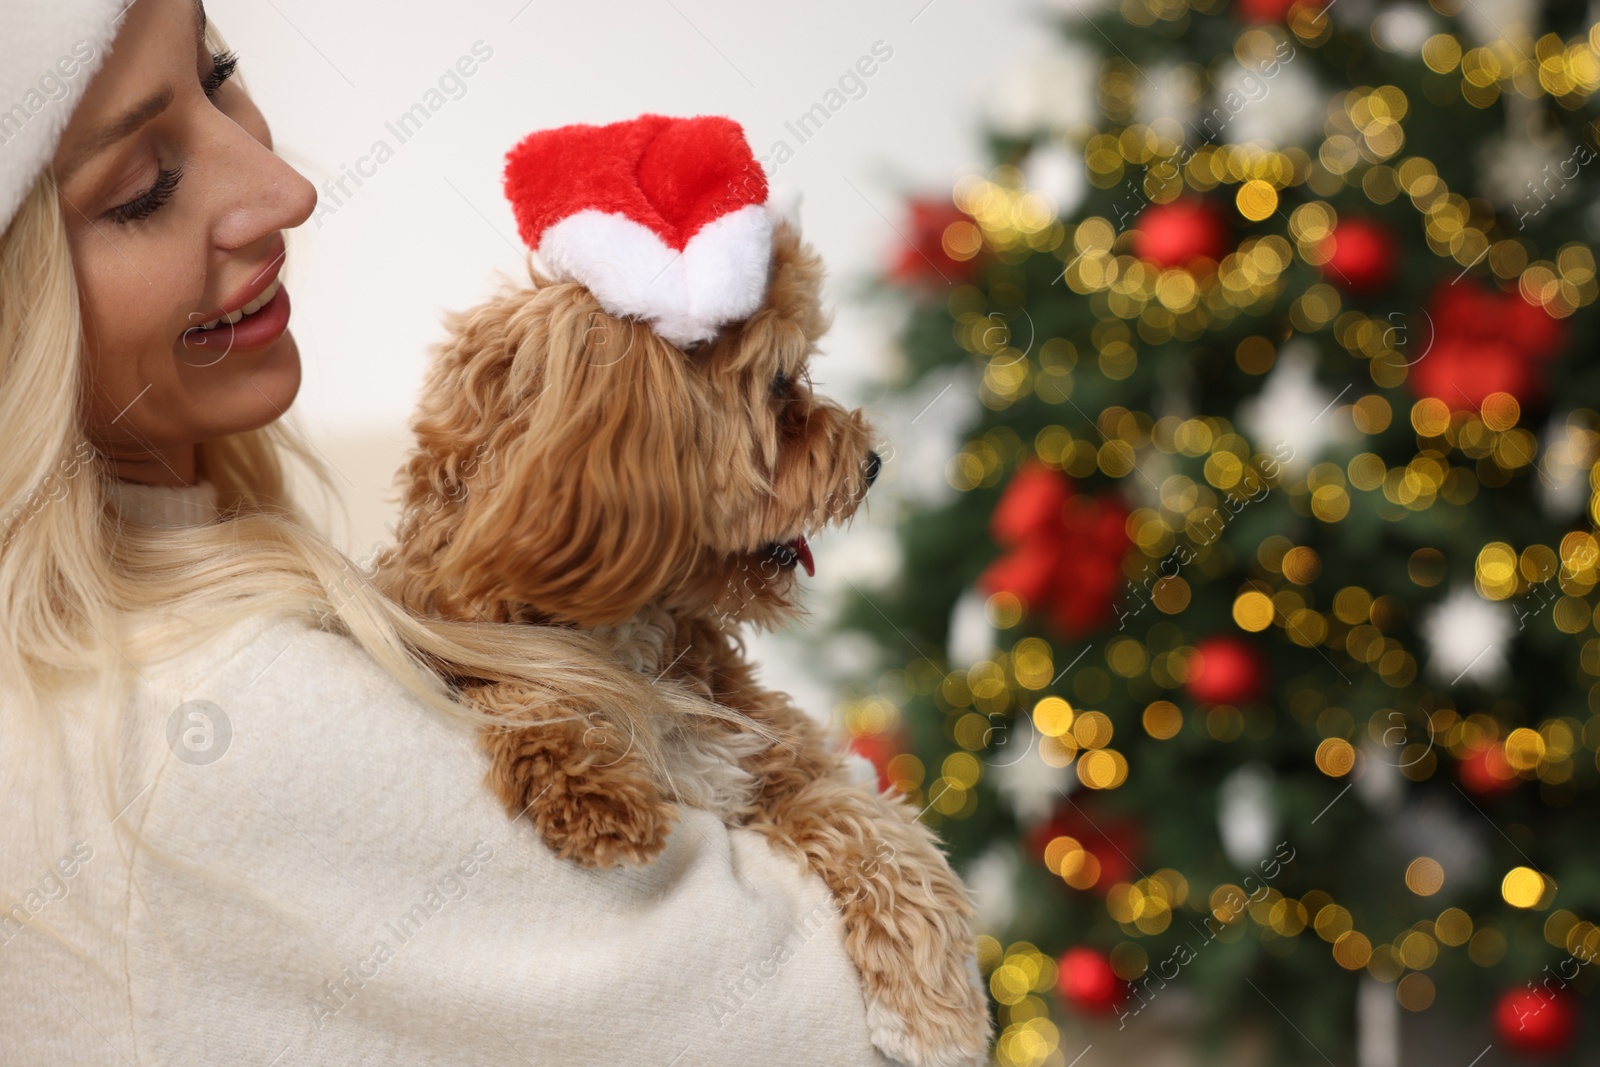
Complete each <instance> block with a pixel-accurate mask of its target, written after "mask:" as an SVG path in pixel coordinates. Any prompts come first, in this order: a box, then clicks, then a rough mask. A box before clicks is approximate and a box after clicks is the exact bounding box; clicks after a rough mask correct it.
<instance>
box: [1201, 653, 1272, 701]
mask: <svg viewBox="0 0 1600 1067" xmlns="http://www.w3.org/2000/svg"><path fill="white" fill-rule="evenodd" d="M1194 648H1195V652H1196V653H1198V655H1197V656H1196V660H1195V662H1194V663H1193V664H1192V665H1191V666H1190V674H1189V681H1188V683H1187V688H1188V690H1189V695H1190V696H1191V697H1193V698H1194V699H1196V700H1198V701H1200V702H1201V703H1204V704H1243V703H1247V702H1248V701H1251V700H1257V699H1259V698H1260V697H1261V696H1262V695H1264V694H1265V692H1266V688H1267V665H1266V663H1265V661H1263V660H1262V658H1261V653H1260V652H1258V651H1256V647H1255V646H1254V645H1252V644H1250V643H1249V642H1247V641H1242V640H1240V639H1239V638H1237V637H1207V638H1205V639H1204V640H1202V641H1200V642H1199V643H1197V644H1196V645H1195V646H1194Z"/></svg>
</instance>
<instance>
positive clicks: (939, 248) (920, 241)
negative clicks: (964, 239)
mask: <svg viewBox="0 0 1600 1067" xmlns="http://www.w3.org/2000/svg"><path fill="white" fill-rule="evenodd" d="M906 207H907V209H908V210H909V212H910V216H911V218H910V220H909V222H908V225H907V231H906V232H907V233H908V234H909V241H910V243H909V244H906V245H904V246H902V247H901V248H900V249H899V251H898V252H896V254H895V256H894V260H893V262H892V263H890V265H889V277H890V278H892V279H893V280H895V281H897V282H900V283H902V284H905V285H920V286H932V287H936V288H940V287H944V286H947V285H960V284H962V283H963V282H968V281H971V280H972V278H973V275H975V274H976V273H977V269H978V259H979V256H978V255H976V254H974V255H971V256H968V257H967V258H965V259H958V258H956V256H954V255H951V249H950V247H949V243H948V242H947V241H946V239H945V234H946V232H947V231H949V230H950V227H951V226H953V225H955V224H956V223H958V222H959V223H968V224H971V225H974V226H975V225H976V224H975V223H973V222H972V216H970V215H968V214H967V213H966V212H964V211H962V210H961V209H960V208H958V207H956V206H955V205H954V204H952V203H950V202H949V201H948V200H933V199H925V198H918V199H913V200H911V201H909V202H908V203H907V204H906ZM955 233H956V235H957V236H960V235H962V234H967V235H971V234H973V233H976V230H967V229H965V227H963V228H962V229H961V230H958V231H955ZM956 251H957V253H958V254H964V250H962V249H956Z"/></svg>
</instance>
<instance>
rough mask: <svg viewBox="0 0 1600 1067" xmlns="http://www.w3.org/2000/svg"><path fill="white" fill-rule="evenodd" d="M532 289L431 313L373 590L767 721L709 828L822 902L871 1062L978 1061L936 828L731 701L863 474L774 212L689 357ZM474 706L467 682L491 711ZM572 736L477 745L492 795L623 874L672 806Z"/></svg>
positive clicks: (980, 1042)
mask: <svg viewBox="0 0 1600 1067" xmlns="http://www.w3.org/2000/svg"><path fill="white" fill-rule="evenodd" d="M530 278H531V283H530V284H529V285H528V286H525V287H519V286H511V285H508V286H506V287H504V288H503V289H502V291H501V292H500V293H498V294H497V295H495V296H494V297H493V298H491V299H490V300H488V301H487V302H486V303H484V304H482V305H480V306H479V307H477V308H475V309H472V310H471V311H468V312H465V313H460V314H456V315H453V316H452V317H451V318H450V320H449V322H448V326H449V330H450V339H449V340H448V341H447V342H446V343H445V344H443V345H441V346H440V347H439V348H438V349H437V350H436V351H435V354H434V361H433V363H432V365H431V368H430V371H429V375H428V379H427V382H426V385H425V387H424V393H423V398H422V400H421V402H420V405H419V409H418V412H417V414H416V415H415V417H414V419H413V422H412V427H413V429H414V431H415V433H416V439H417V441H416V449H415V451H414V452H413V454H412V455H411V457H410V459H409V461H408V464H407V467H406V470H405V472H404V473H405V478H404V480H405V488H404V497H403V501H402V505H403V509H404V510H403V518H402V524H401V526H400V528H399V534H400V536H399V544H398V546H397V548H396V550H395V552H394V553H393V554H392V555H391V556H390V557H389V558H388V559H386V560H385V561H384V562H383V564H382V566H381V568H380V580H381V581H382V582H383V583H384V584H385V586H386V588H388V589H389V590H390V592H391V593H392V594H393V595H394V596H395V597H396V598H397V599H399V600H401V601H402V602H404V603H405V604H407V605H408V606H409V607H411V608H412V609H413V610H415V611H419V612H428V613H434V614H438V615H443V616H447V617H454V618H488V619H493V620H505V621H537V622H542V623H555V624H564V625H569V626H573V627H581V628H586V629H589V630H592V631H594V632H596V633H597V634H599V635H601V636H603V637H604V638H606V639H607V640H608V641H609V642H610V643H612V644H613V645H616V646H617V647H619V648H620V649H622V650H623V651H624V652H625V653H626V654H628V655H630V656H631V657H632V658H633V659H634V661H635V665H636V666H640V667H643V668H646V669H650V670H652V671H654V672H659V673H660V674H662V675H664V676H665V677H666V678H668V679H673V680H676V681H678V682H681V683H683V684H686V685H688V686H690V687H692V688H695V689H697V690H699V691H700V692H702V693H704V694H706V695H708V696H710V697H711V698H712V699H714V700H715V701H717V702H718V703H719V704H721V705H723V706H725V707H729V708H733V709H737V710H738V711H740V712H742V713H743V714H744V715H745V716H748V718H749V719H750V720H752V721H753V722H755V723H757V724H760V725H761V726H764V727H765V728H767V729H766V736H760V735H755V738H754V739H755V742H756V743H755V744H753V745H752V744H751V743H749V741H737V740H732V741H730V742H729V743H730V744H731V745H732V746H733V747H731V748H730V749H728V751H730V752H733V753H734V755H735V758H736V759H737V761H738V763H739V765H740V767H741V768H742V770H743V771H744V772H746V773H747V775H748V776H749V777H750V779H751V781H750V782H749V783H748V784H749V786H750V788H746V789H743V790H740V789H737V788H729V789H725V790H723V792H722V793H721V796H722V797H723V800H722V801H720V802H721V803H722V804H723V807H724V809H725V810H724V811H723V815H724V817H725V818H726V819H727V820H728V821H729V822H730V823H731V824H734V825H745V826H749V827H752V828H755V829H757V830H759V831H760V832H762V833H763V834H765V835H766V836H767V837H768V838H769V839H770V840H771V841H772V843H773V844H774V845H776V846H777V847H778V848H780V849H784V850H787V851H788V852H789V853H791V854H792V855H794V856H795V857H796V858H797V859H798V860H799V861H801V862H804V863H805V864H808V865H809V866H810V867H811V869H812V870H814V871H816V873H817V874H818V875H820V876H821V878H822V880H823V881H824V882H825V883H826V884H827V885H828V887H829V888H830V889H831V890H832V892H833V895H834V898H835V901H836V902H837V904H838V906H839V908H840V910H841V913H842V918H843V922H844V928H845V944H846V948H847V951H848V952H849V953H850V955H851V956H852V957H853V959H854V961H855V963H856V965H857V967H858V968H859V971H860V973H861V976H862V979H863V985H864V988H865V990H866V993H867V997H868V1010H869V1021H870V1023H871V1026H872V1029H873V1033H874V1041H875V1042H876V1043H877V1044H878V1045H879V1047H880V1048H881V1049H883V1050H884V1051H885V1052H886V1053H888V1054H889V1055H891V1056H894V1057H896V1058H898V1059H901V1060H904V1061H906V1062H908V1063H912V1064H917V1065H929V1067H945V1065H950V1067H955V1065H958V1064H959V1065H966V1064H973V1063H978V1062H982V1059H983V1057H984V1054H985V1052H986V1049H987V1044H988V1040H989V1037H990V1034H991V1029H992V1023H991V1021H990V1019H989V1015H988V1009H987V1004H986V1000H985V998H984V996H983V994H982V992H981V990H980V989H979V988H978V987H977V986H976V984H975V982H974V978H975V968H974V966H973V962H972V959H971V955H972V952H973V934H972V929H971V919H972V915H973V907H972V904H971V902H970V900H969V898H968V895H967V893H966V890H965V888H964V886H963V885H962V884H961V882H960V881H959V879H957V878H956V876H955V875H954V873H953V872H952V871H951V869H950V867H949V864H948V862H947V860H946V858H945V856H944V854H943V852H942V851H941V849H940V848H939V845H938V841H937V838H936V837H935V835H934V834H933V833H932V832H931V831H930V830H929V829H928V828H927V827H926V826H925V825H924V824H922V823H921V822H920V821H919V818H918V814H919V813H918V812H916V811H915V810H913V809H912V807H911V805H910V803H909V802H908V801H907V800H906V799H905V798H904V797H903V796H900V795H898V794H882V795H880V794H878V793H877V792H876V791H875V790H873V789H871V788H869V787H864V786H862V785H860V784H857V783H854V782H852V781H851V780H850V779H849V776H848V773H847V771H846V768H845V765H844V757H843V755H842V753H841V752H840V751H838V750H837V749H836V748H835V746H834V745H833V744H830V741H829V738H828V736H827V734H826V733H825V731H824V730H823V729H822V728H821V727H820V726H819V725H818V724H817V723H816V722H815V721H814V720H813V719H812V718H811V717H809V716H808V715H806V714H805V713H804V712H803V711H801V710H800V709H797V708H795V707H794V706H793V705H792V703H791V702H790V700H789V699H788V698H787V697H786V696H785V695H784V694H782V693H776V692H771V691H769V690H766V689H763V688H762V687H761V686H760V685H759V684H758V683H757V681H756V679H755V673H754V670H753V668H752V665H751V664H750V662H749V661H748V660H747V659H746V658H745V655H744V648H743V643H742V640H741V637H740V626H741V624H742V623H745V622H752V623H756V624H760V625H772V624H775V623H777V622H779V621H781V620H783V619H785V618H787V617H789V616H790V615H791V613H793V612H794V611H795V610H796V608H797V604H796V594H797V592H798V581H797V577H796V574H795V570H796V568H797V567H798V566H800V565H804V566H806V567H807V569H808V570H809V569H810V562H811V560H810V551H809V548H808V547H807V544H806V540H805V537H806V535H807V534H814V533H815V532H817V531H818V530H819V529H820V528H822V527H823V526H825V525H827V524H829V523H833V522H838V521H843V520H847V519H848V518H850V516H851V515H852V514H853V513H854V512H855V510H856V509H857V507H858V506H859V504H860V503H861V501H862V499H863V498H864V496H865V494H866V491H867V487H868V485H869V484H870V483H871V481H872V479H873V478H874V477H875V475H876V473H877V467H878V457H877V456H876V455H875V454H874V453H872V452H871V451H870V450H869V432H870V431H869V428H868V426H867V424H866V422H865V421H864V419H863V418H862V416H861V414H860V413H859V412H856V411H849V410H846V409H844V408H842V407H840V406H839V405H837V404H835V403H832V402H830V401H827V400H825V399H822V398H821V397H818V396H816V395H815V394H814V393H813V392H812V389H811V387H810V384H809V381H808V378H807V374H806V363H807V359H808V357H809V355H810V354H811V353H812V352H813V350H814V347H815V342H816V341H817V339H818V337H819V336H820V335H821V334H822V333H823V331H824V330H825V329H826V328H827V326H828V321H827V317H826V316H825V314H824V313H823V312H822V311H821V310H820V305H819V290H820V284H821V278H822V267H821V264H820V262H819V260H818V259H817V257H816V255H815V254H814V253H813V252H812V251H811V250H810V248H809V247H807V246H806V245H804V244H803V243H802V242H801V240H800V238H799V235H798V233H797V232H796V231H795V230H794V228H793V227H791V226H790V225H789V224H788V223H787V222H784V221H780V222H779V223H778V224H777V226H776V228H775V230H774V233H773V243H772V263H771V272H770V284H769V288H768V291H767V295H766V299H765V301H764V303H763V304H762V306H761V307H760V308H759V309H758V310H757V311H756V312H755V313H754V314H752V315H750V316H749V317H748V318H747V319H746V320H744V321H742V322H738V323H735V324H733V325H731V326H729V327H728V328H727V329H725V330H724V331H722V332H721V333H720V334H719V335H718V336H717V337H716V338H715V339H714V340H713V341H711V342H709V343H706V344H702V345H699V346H695V347H691V348H690V349H689V350H688V351H685V350H683V349H680V348H679V347H676V346H674V345H672V344H669V343H667V342H666V341H665V340H663V339H662V338H661V337H659V336H658V335H657V334H656V333H655V332H654V331H652V330H651V329H650V328H649V327H648V326H646V325H644V324H642V323H639V322H637V321H634V320H632V319H625V318H617V317H614V316H612V315H610V314H608V313H607V312H606V311H605V310H604V309H602V307H601V306H600V305H599V303H598V302H597V301H596V299H595V298H594V296H593V295H592V294H591V293H590V292H589V291H588V290H587V289H586V288H585V287H584V286H583V285H581V284H578V283H576V282H568V281H552V280H551V279H549V278H547V277H544V276H543V275H541V274H540V273H539V272H538V271H537V270H535V269H534V268H533V267H532V266H531V265H530ZM485 454H487V455H489V456H490V457H491V459H490V461H489V462H487V463H479V462H476V457H480V456H483V455H485ZM651 642H653V644H652V643H651ZM498 688H499V687H497V686H495V685H492V684H491V685H484V686H478V687H476V688H475V689H469V690H468V692H469V695H471V694H472V693H474V692H476V693H477V694H479V695H480V696H481V697H482V698H483V699H484V700H485V703H486V704H487V706H491V707H500V708H505V707H508V706H510V705H511V704H514V703H515V699H516V694H505V693H503V692H499V693H496V692H495V691H496V690H497V689H498ZM710 728H711V729H712V730H714V731H719V732H720V733H721V734H722V735H723V736H725V737H731V736H732V734H731V733H730V731H729V728H728V726H727V724H725V723H718V722H716V721H715V720H712V722H711V727H710ZM595 730H596V724H595V723H592V722H589V721H588V720H586V719H585V718H584V717H583V716H581V715H578V716H575V717H571V718H568V719H566V720H564V721H555V720H553V721H548V722H543V723H540V724H538V725H534V726H526V725H523V726H521V727H520V728H517V729H513V730H508V731H505V732H487V733H485V735H484V743H485V745H486V747H487V748H488V749H489V751H490V754H491V756H492V771H491V780H492V782H493V785H494V788H495V789H496V790H497V792H498V794H499V795H500V797H501V799H502V800H503V801H504V803H505V805H506V808H507V810H508V811H510V812H513V813H517V812H522V811H527V813H528V814H529V817H530V818H531V819H532V821H533V823H534V825H535V826H536V827H537V828H538V830H539V832H540V833H541V834H542V835H543V837H544V838H545V839H546V841H548V842H549V844H550V845H551V846H552V847H554V848H556V849H558V850H559V851H560V852H561V854H562V855H564V856H570V857H572V858H573V859H574V860H576V861H577V862H580V863H585V864H591V865H607V864H613V863H616V862H619V861H626V862H641V861H644V860H646V859H648V858H649V857H651V856H653V855H654V854H655V853H656V851H657V850H658V849H659V848H660V847H661V846H662V844H663V842H664V840H665V838H666V835H667V833H668V830H669V823H670V821H671V820H672V818H673V816H674V810H673V807H672V805H671V804H670V803H669V802H668V800H667V795H668V793H669V791H670V785H669V784H668V783H663V782H660V781H657V780H656V779H655V778H654V777H653V776H652V774H651V772H650V768H649V767H648V766H647V765H646V764H645V763H644V761H642V760H641V759H639V758H638V753H637V752H636V751H635V749H634V747H633V746H632V743H631V741H630V739H628V738H624V737H621V736H618V735H619V734H620V731H604V730H602V731H600V733H599V734H598V735H597V734H596V733H595V732H594V731H595ZM740 746H742V748H741V747H740Z"/></svg>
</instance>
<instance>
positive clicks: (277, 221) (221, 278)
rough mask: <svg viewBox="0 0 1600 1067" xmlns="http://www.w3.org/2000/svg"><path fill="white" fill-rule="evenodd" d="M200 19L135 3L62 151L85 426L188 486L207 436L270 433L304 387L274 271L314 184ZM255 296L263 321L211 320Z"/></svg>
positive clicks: (141, 466)
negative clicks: (205, 34)
mask: <svg viewBox="0 0 1600 1067" xmlns="http://www.w3.org/2000/svg"><path fill="white" fill-rule="evenodd" d="M204 21H205V13H204V9H203V8H202V7H201V0H136V2H135V3H134V4H133V5H132V7H131V8H130V9H129V10H128V12H127V15H126V16H125V21H124V22H123V24H122V26H121V29H120V30H119V31H118V34H117V37H116V40H115V43H114V46H113V47H112V48H111V50H110V51H109V52H108V53H107V54H106V56H105V59H104V62H103V64H102V66H101V67H100V69H99V70H97V71H96V72H95V74H94V77H93V79H92V80H91V81H90V83H89V86H88V88H87V91H86V92H85V94H84V96H83V99H82V100H81V101H80V102H79V104H78V106H77V109H76V110H75V111H74V112H73V115H72V119H71V121H70V122H69V123H68V125H67V129H66V132H65V134H64V136H63V137H62V139H61V142H60V145H59V147H58V149H57V152H56V155H55V159H54V161H53V162H54V167H55V174H56V178H57V182H58V186H59V195H60V202H61V211H62V214H63V216H64V217H65V219H66V225H67V232H68V236H69V240H70V244H71V248H72V259H73V264H74V268H75V270H76V273H77V278H78V290H79V294H80V298H81V302H82V308H83V326H84V333H85V336H86V339H87V342H88V352H87V358H88V368H87V371H88V374H87V397H86V399H85V404H86V408H85V411H84V424H85V430H86V433H87V435H88V437H89V440H90V441H91V442H92V443H93V444H94V445H95V446H96V447H97V448H98V449H99V450H100V451H101V452H102V453H104V454H105V455H106V456H107V457H108V458H109V459H110V460H111V462H112V465H113V468H114V469H115V471H116V473H117V475H118V477H121V478H125V479H127V480H129V481H138V482H145V483H148V484H151V485H186V484H192V483H193V482H194V481H195V480H196V472H195V446H196V445H197V444H198V443H199V442H201V441H207V440H211V439H213V438H218V437H224V436H227V435H228V434H234V433H241V432H243V431H246V430H252V429H255V428H257V427H260V426H264V425H266V424H267V423H269V422H271V421H272V420H274V419H276V418H278V417H279V416H280V415H282V414H283V412H284V410H285V409H287V408H288V406H289V404H290V403H291V402H292V401H293V400H294V397H295V393H296V392H298V390H299V388H300V352H299V349H298V348H297V347H296V345H295V341H294V337H293V336H292V335H291V334H290V333H289V331H288V316H289V306H288V304H289V301H288V296H287V293H286V291H284V290H282V288H281V287H279V286H278V284H277V279H278V274H279V272H280V271H281V270H282V268H283V262H284V261H283V256H284V240H283V231H284V230H286V229H290V228H292V227H295V226H298V225H300V224H301V223H302V222H304V221H305V220H306V219H307V218H309V217H310V215H311V212H312V209H313V208H314V207H315V206H316V201H317V193H316V188H315V186H313V185H312V184H311V183H310V182H309V181H307V180H306V179H305V178H303V177H301V176H300V174H298V173H297V172H296V171H295V170H294V168H292V167H290V166H289V165H288V164H287V163H285V162H284V161H283V160H281V159H279V158H278V157H277V156H276V155H274V154H273V151H272V134H271V133H270V132H269V131H268V129H267V123H266V120H264V119H263V118H262V117H261V112H260V111H258V110H257V109H256V106H255V105H254V104H253V103H252V102H251V100H250V98H249V97H248V96H246V95H245V92H244V90H243V89H241V88H240V87H239V86H238V85H237V84H236V83H230V82H228V81H227V80H226V75H227V73H228V71H229V67H228V64H227V63H226V62H224V63H220V64H219V63H218V62H217V61H216V57H213V56H212V54H211V53H210V51H209V50H208V49H207V48H206V46H205V44H204V42H203V40H202V39H201V29H202V27H203V25H204ZM224 58H226V57H224ZM142 105H148V106H142ZM135 110H137V111H140V112H144V113H145V114H143V115H141V116H135V117H133V118H131V119H130V120H129V121H128V122H127V123H126V124H123V123H121V121H120V120H122V119H124V118H125V117H127V116H129V113H130V112H132V111H135ZM113 126H115V127H117V129H116V131H115V133H117V134H121V136H114V135H108V136H106V137H104V138H101V137H100V135H101V134H102V133H104V132H105V131H107V130H108V128H110V127H113ZM274 290H276V295H273V294H274ZM258 296H270V297H271V299H270V300H269V302H268V303H266V304H265V305H264V306H262V307H261V308H260V309H259V310H258V311H257V312H256V313H255V314H251V315H247V316H245V317H244V318H242V319H240V320H239V321H238V322H237V324H229V323H227V322H225V321H224V322H222V323H220V324H218V325H217V326H215V327H213V328H210V329H207V328H205V327H206V326H207V324H208V323H210V322H212V321H214V320H217V319H219V318H223V317H224V315H225V314H226V313H228V312H234V311H238V310H242V309H243V308H244V307H246V306H250V303H251V302H252V301H254V300H256V299H257V298H258Z"/></svg>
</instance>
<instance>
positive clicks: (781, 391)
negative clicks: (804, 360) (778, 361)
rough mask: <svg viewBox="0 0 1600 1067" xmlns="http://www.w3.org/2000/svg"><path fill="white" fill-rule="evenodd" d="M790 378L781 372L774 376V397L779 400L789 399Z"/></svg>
mask: <svg viewBox="0 0 1600 1067" xmlns="http://www.w3.org/2000/svg"><path fill="white" fill-rule="evenodd" d="M789 393H790V389H789V376H788V375H787V374H785V373H783V371H779V372H778V373H777V374H774V375H773V376H772V395H773V396H775V397H777V398H778V399H779V400H787V399H789Z"/></svg>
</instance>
